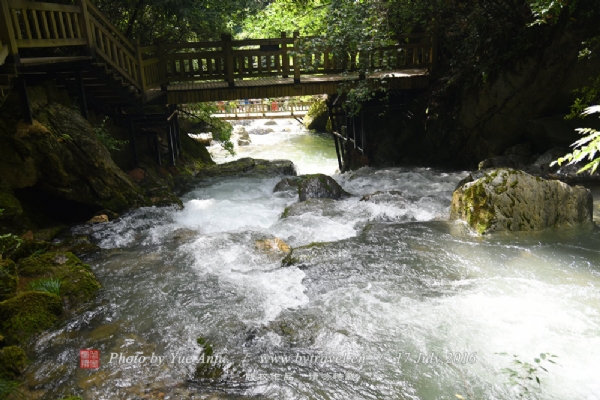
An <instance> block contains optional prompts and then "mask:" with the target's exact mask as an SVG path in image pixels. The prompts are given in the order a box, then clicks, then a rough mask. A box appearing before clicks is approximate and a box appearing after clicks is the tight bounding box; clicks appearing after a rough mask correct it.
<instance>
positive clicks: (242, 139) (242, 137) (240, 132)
mask: <svg viewBox="0 0 600 400" xmlns="http://www.w3.org/2000/svg"><path fill="white" fill-rule="evenodd" d="M233 135H234V137H235V138H237V144H238V146H249V145H250V144H251V143H252V140H250V135H249V134H248V132H247V131H246V128H244V127H243V126H239V125H238V126H236V127H235V128H234V130H233Z"/></svg>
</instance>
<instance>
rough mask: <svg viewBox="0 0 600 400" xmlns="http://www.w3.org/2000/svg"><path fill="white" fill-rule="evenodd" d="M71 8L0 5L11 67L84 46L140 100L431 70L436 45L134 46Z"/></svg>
mask: <svg viewBox="0 0 600 400" xmlns="http://www.w3.org/2000/svg"><path fill="white" fill-rule="evenodd" d="M75 1H76V5H63V4H56V3H44V2H37V1H31V0H1V1H0V40H1V41H2V43H4V45H6V46H7V48H8V52H7V53H8V54H7V55H8V56H9V57H10V56H12V59H13V60H14V61H15V65H19V62H20V61H19V60H20V57H19V49H34V48H49V47H51V48H55V47H63V46H81V47H83V48H84V49H85V52H86V54H87V55H90V56H92V57H95V56H97V57H99V58H100V59H101V60H102V61H103V62H105V63H106V64H108V65H110V67H111V68H112V69H113V70H114V71H116V73H118V75H120V76H121V77H122V78H123V79H124V81H126V82H127V83H129V84H130V85H132V86H135V87H136V88H137V89H138V90H140V91H141V92H142V93H145V92H147V91H148V90H150V89H154V88H157V87H160V86H163V85H166V84H168V83H175V82H195V81H221V82H223V81H226V82H227V83H228V84H229V86H234V85H235V81H236V80H240V79H254V78H264V77H279V78H281V77H283V78H285V77H290V78H291V77H293V78H294V81H295V82H296V83H299V82H300V77H301V76H302V75H309V74H328V73H339V72H341V71H347V70H349V71H353V70H358V69H362V70H364V69H369V70H371V71H373V70H376V69H399V68H429V69H431V68H433V66H434V62H435V47H436V45H435V41H434V40H433V39H432V38H431V37H430V36H428V35H425V34H418V35H409V36H407V37H405V38H402V40H401V41H400V42H399V43H397V44H394V45H390V46H383V47H380V48H375V49H373V50H369V51H362V52H349V51H340V50H339V49H336V50H337V51H333V49H331V48H328V47H326V46H325V45H323V46H319V45H318V43H317V46H314V45H312V46H309V47H306V46H303V43H305V42H306V40H307V39H309V40H313V44H314V41H316V42H318V38H301V37H299V34H298V33H297V32H295V33H294V34H293V35H292V36H291V37H288V36H287V35H286V33H282V34H281V36H280V37H279V38H270V39H244V40H232V38H231V36H230V35H223V36H222V37H221V40H220V41H211V42H195V43H176V44H169V43H163V42H156V43H155V44H154V45H153V46H144V47H141V46H140V45H139V43H132V42H131V41H130V40H128V39H127V38H126V37H125V36H124V35H123V34H122V33H121V32H119V30H118V29H117V28H116V27H115V26H114V25H113V24H112V23H111V22H110V21H109V20H108V19H107V18H106V17H105V16H104V15H102V13H101V12H100V11H99V10H98V8H96V7H95V6H94V5H93V4H92V2H91V1H90V0H75Z"/></svg>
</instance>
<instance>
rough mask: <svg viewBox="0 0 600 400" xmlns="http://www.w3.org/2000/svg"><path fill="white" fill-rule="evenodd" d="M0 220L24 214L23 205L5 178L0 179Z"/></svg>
mask: <svg viewBox="0 0 600 400" xmlns="http://www.w3.org/2000/svg"><path fill="white" fill-rule="evenodd" d="M0 209H2V210H4V211H2V212H1V213H0V221H2V220H5V219H14V218H18V217H20V216H21V215H22V214H23V207H21V203H20V202H19V200H17V198H16V197H15V194H14V193H13V190H12V189H11V187H10V186H9V185H8V183H6V182H5V181H4V180H3V179H0Z"/></svg>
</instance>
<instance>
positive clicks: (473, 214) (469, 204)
mask: <svg viewBox="0 0 600 400" xmlns="http://www.w3.org/2000/svg"><path fill="white" fill-rule="evenodd" d="M492 179H493V178H492ZM483 185H484V183H483V182H478V183H475V184H473V185H471V186H470V187H468V188H467V189H466V190H465V191H464V193H463V197H464V203H463V215H464V216H465V219H466V221H467V223H468V224H469V225H470V226H471V227H472V228H473V229H475V230H476V231H477V232H478V233H479V234H480V235H481V234H484V233H485V232H486V231H487V230H488V229H489V228H490V226H491V225H492V221H493V219H494V217H495V212H494V207H493V206H492V205H491V204H489V202H488V196H487V193H486V191H485V188H484V186H483Z"/></svg>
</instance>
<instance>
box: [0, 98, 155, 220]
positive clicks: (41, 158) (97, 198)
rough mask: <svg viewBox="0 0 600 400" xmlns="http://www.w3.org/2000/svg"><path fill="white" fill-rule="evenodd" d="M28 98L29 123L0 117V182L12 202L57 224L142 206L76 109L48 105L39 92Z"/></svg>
mask: <svg viewBox="0 0 600 400" xmlns="http://www.w3.org/2000/svg"><path fill="white" fill-rule="evenodd" d="M31 94H32V95H33V96H32V103H33V104H32V108H33V112H34V118H35V121H34V123H33V124H32V125H29V124H25V123H23V122H17V121H16V120H15V119H14V117H13V118H11V117H12V116H11V115H6V114H4V115H3V116H2V122H0V143H1V145H0V180H2V181H4V182H5V185H4V186H8V187H9V188H10V189H12V192H13V193H12V194H13V195H14V196H15V197H16V198H17V199H19V200H20V201H21V202H25V203H28V204H29V205H30V206H31V207H33V208H35V210H31V211H32V212H33V213H41V214H49V215H48V216H49V217H51V218H52V217H55V218H56V219H58V220H70V219H71V220H77V219H79V218H82V217H86V216H87V215H88V214H93V213H94V212H95V211H100V210H102V209H108V210H111V211H114V212H117V213H118V212H122V211H124V210H126V209H128V208H130V207H135V206H141V205H144V204H146V203H147V202H146V199H145V198H144V195H143V193H142V192H141V190H140V189H139V188H137V187H136V186H135V185H134V184H133V183H132V182H131V181H130V180H129V178H128V177H127V175H126V174H125V173H124V172H123V171H121V170H120V169H119V168H118V167H117V166H116V165H115V163H114V162H113V161H112V159H111V156H110V153H109V152H108V150H106V148H105V147H104V146H103V145H102V143H100V142H99V141H98V139H97V138H96V135H95V134H94V131H93V128H92V126H91V125H90V124H89V123H88V122H87V121H86V120H85V119H84V118H83V117H82V116H81V115H80V114H79V112H78V111H76V109H73V108H71V107H68V106H66V105H64V104H61V103H60V102H50V101H49V100H48V96H47V95H46V93H45V91H44V90H41V89H35V90H32V91H31ZM3 111H5V112H10V111H11V107H8V108H7V109H6V110H3ZM13 111H14V110H13ZM13 115H15V114H13ZM16 115H18V114H16ZM13 214H14V213H13ZM69 214H71V217H73V218H69Z"/></svg>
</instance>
